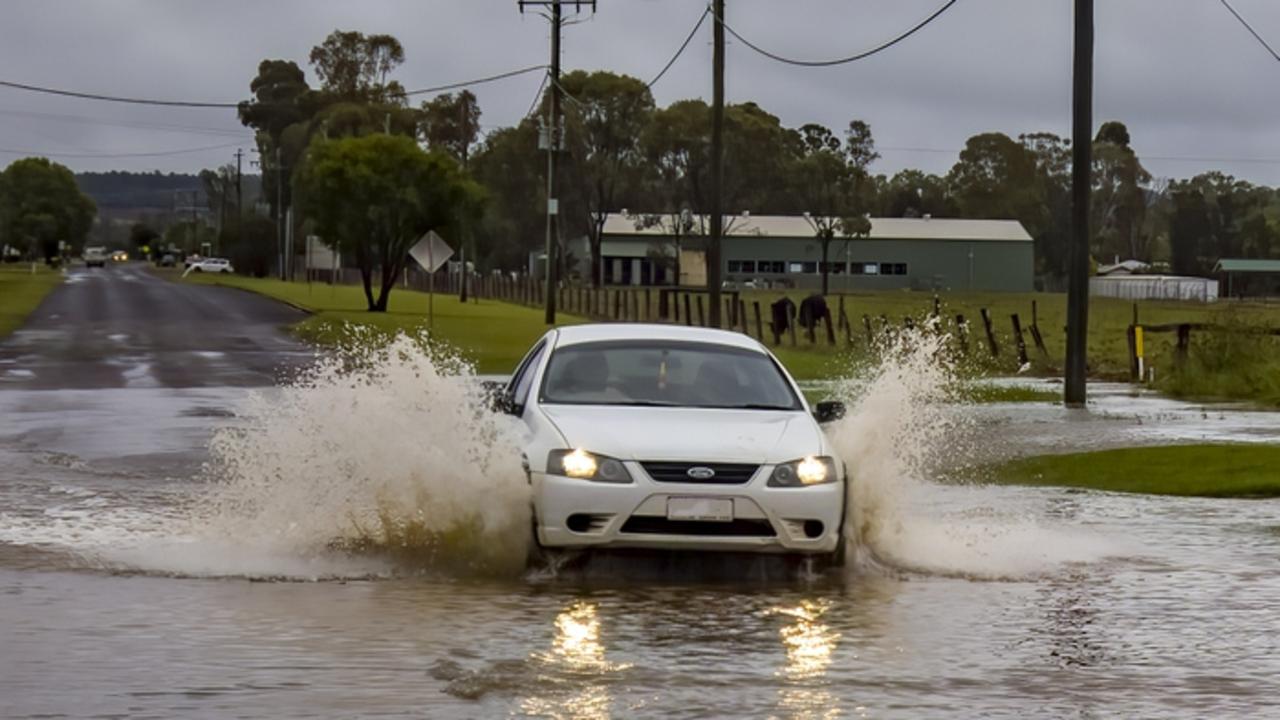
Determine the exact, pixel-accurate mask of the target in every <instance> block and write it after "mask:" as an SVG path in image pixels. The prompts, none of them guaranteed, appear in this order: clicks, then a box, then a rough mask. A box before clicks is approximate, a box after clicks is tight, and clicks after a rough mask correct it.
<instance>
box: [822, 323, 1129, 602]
mask: <svg viewBox="0 0 1280 720" xmlns="http://www.w3.org/2000/svg"><path fill="white" fill-rule="evenodd" d="M956 367H957V366H956V363H955V362H954V361H953V359H952V357H951V349H950V347H949V343H948V338H947V336H946V335H945V334H944V333H938V332H935V331H934V329H933V328H931V327H929V326H927V325H926V326H925V327H923V328H921V329H919V330H907V331H903V332H901V333H899V334H898V335H896V336H894V337H892V338H889V339H887V340H886V341H884V342H883V344H882V346H881V348H880V351H879V359H878V362H876V363H873V364H871V365H870V366H869V367H866V368H863V369H862V371H861V372H859V373H858V374H857V375H855V376H854V377H851V378H849V379H847V380H844V381H842V382H841V383H839V384H838V385H837V387H836V394H837V396H839V397H842V398H843V399H845V401H846V403H847V404H848V405H849V408H850V410H849V413H848V414H847V415H846V417H845V418H844V419H843V420H841V421H839V422H838V423H836V424H835V425H833V426H832V428H831V429H830V430H829V431H828V432H829V434H830V436H831V438H832V441H833V443H834V444H835V446H836V449H837V451H838V452H839V453H840V455H841V457H842V458H843V459H844V460H845V462H846V464H847V466H848V468H849V472H850V476H851V482H850V483H849V509H850V511H849V513H848V515H847V519H846V527H845V537H846V541H847V542H849V543H850V545H851V547H850V549H851V550H852V553H851V557H852V558H854V560H855V563H854V564H855V566H857V565H858V564H861V565H862V566H864V567H865V566H866V565H868V564H887V565H890V566H893V567H896V568H900V569H905V570H909V571H919V572H928V573H938V574H954V575H959V576H964V577H973V578H1020V577H1031V576H1036V575H1040V574H1043V573H1047V572H1051V571H1052V570H1054V569H1055V568H1057V567H1060V566H1061V565H1063V564H1065V563H1072V562H1087V561H1092V560H1096V559H1099V558H1100V557H1103V556H1105V555H1106V554H1108V553H1109V552H1110V551H1111V550H1112V549H1113V548H1112V545H1111V543H1109V542H1108V541H1107V540H1106V539H1104V538H1098V537H1093V536H1087V535H1086V534H1085V533H1083V532H1080V531H1076V530H1073V529H1070V528H1063V527H1051V526H1048V525H1046V524H1044V523H1043V522H1042V521H1041V520H1039V519H1037V513H1033V512H1028V511H1027V509H1026V508H1025V507H1024V506H1023V505H1022V504H1020V503H1017V502H1012V503H1011V502H1009V500H1010V496H1011V494H1012V493H1014V492H1017V491H1016V490H1006V489H1003V488H990V487H979V486H960V485H956V484H954V483H938V482H935V481H936V480H938V479H946V478H945V477H944V476H945V475H946V474H947V473H948V471H949V470H955V469H957V468H958V467H959V466H962V465H964V464H965V462H966V461H968V460H970V459H971V458H972V457H973V455H974V451H975V448H971V447H969V446H968V444H967V435H968V432H967V431H968V430H969V429H970V428H971V427H972V426H973V422H974V421H973V419H972V416H970V415H969V414H967V413H966V412H964V405H963V404H962V403H960V402H959V398H958V391H959V389H960V387H961V384H960V378H959V377H958V373H957V369H956Z"/></svg>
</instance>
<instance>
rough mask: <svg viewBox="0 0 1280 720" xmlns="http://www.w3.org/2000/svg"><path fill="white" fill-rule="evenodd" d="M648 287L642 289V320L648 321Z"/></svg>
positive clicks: (649, 298) (649, 297)
mask: <svg viewBox="0 0 1280 720" xmlns="http://www.w3.org/2000/svg"><path fill="white" fill-rule="evenodd" d="M651 299H652V298H651V296H650V294H649V288H645V289H644V321H645V322H649V301H650V300H651Z"/></svg>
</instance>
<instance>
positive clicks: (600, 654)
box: [552, 603, 604, 667]
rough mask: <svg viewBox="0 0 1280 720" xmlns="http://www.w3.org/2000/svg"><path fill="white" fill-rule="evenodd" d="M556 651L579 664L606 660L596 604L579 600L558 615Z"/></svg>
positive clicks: (567, 659)
mask: <svg viewBox="0 0 1280 720" xmlns="http://www.w3.org/2000/svg"><path fill="white" fill-rule="evenodd" d="M552 647H553V649H554V651H555V654H556V655H558V656H559V657H561V658H563V659H564V661H565V662H567V663H569V664H570V665H574V666H577V667H593V666H599V665H603V664H604V647H603V646H601V645H600V619H599V618H598V617H596V606H595V605H592V604H589V603H577V604H575V605H574V606H573V607H571V608H569V609H568V610H565V611H564V612H562V613H560V614H559V615H557V616H556V637H555V640H554V641H553V645H552Z"/></svg>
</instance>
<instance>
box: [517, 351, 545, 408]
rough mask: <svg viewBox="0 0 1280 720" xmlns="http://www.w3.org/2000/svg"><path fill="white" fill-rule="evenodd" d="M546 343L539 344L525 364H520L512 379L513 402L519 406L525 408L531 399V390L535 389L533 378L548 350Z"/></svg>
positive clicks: (526, 358) (530, 352)
mask: <svg viewBox="0 0 1280 720" xmlns="http://www.w3.org/2000/svg"><path fill="white" fill-rule="evenodd" d="M546 347H547V343H546V341H543V342H540V343H538V345H537V346H536V347H534V348H533V350H530V351H529V354H528V355H527V356H525V359H524V362H522V363H520V368H519V369H518V370H516V374H515V375H514V376H512V378H511V385H510V386H509V387H510V389H511V402H512V403H514V404H515V405H517V406H523V405H524V403H525V401H526V400H528V399H529V390H530V388H532V387H533V376H534V372H535V371H536V370H537V367H538V361H539V360H540V359H541V358H542V353H543V351H544V350H546Z"/></svg>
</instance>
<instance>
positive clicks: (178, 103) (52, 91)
mask: <svg viewBox="0 0 1280 720" xmlns="http://www.w3.org/2000/svg"><path fill="white" fill-rule="evenodd" d="M0 86H3V87H8V88H13V89H15V90H27V91H29V92H36V93H44V94H46V95H61V96H63V97H73V98H80V99H82V100H101V101H104V102H115V103H126V104H130V105H162V106H165V107H192V108H235V107H238V105H239V103H215V102H190V101H186V100H152V99H148V98H135V97H120V96H117V95H101V94H98V93H86V92H77V91H75V90H60V89H57V88H50V87H43V86H40V85H27V84H26V83H18V82H12V81H10V80H0Z"/></svg>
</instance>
